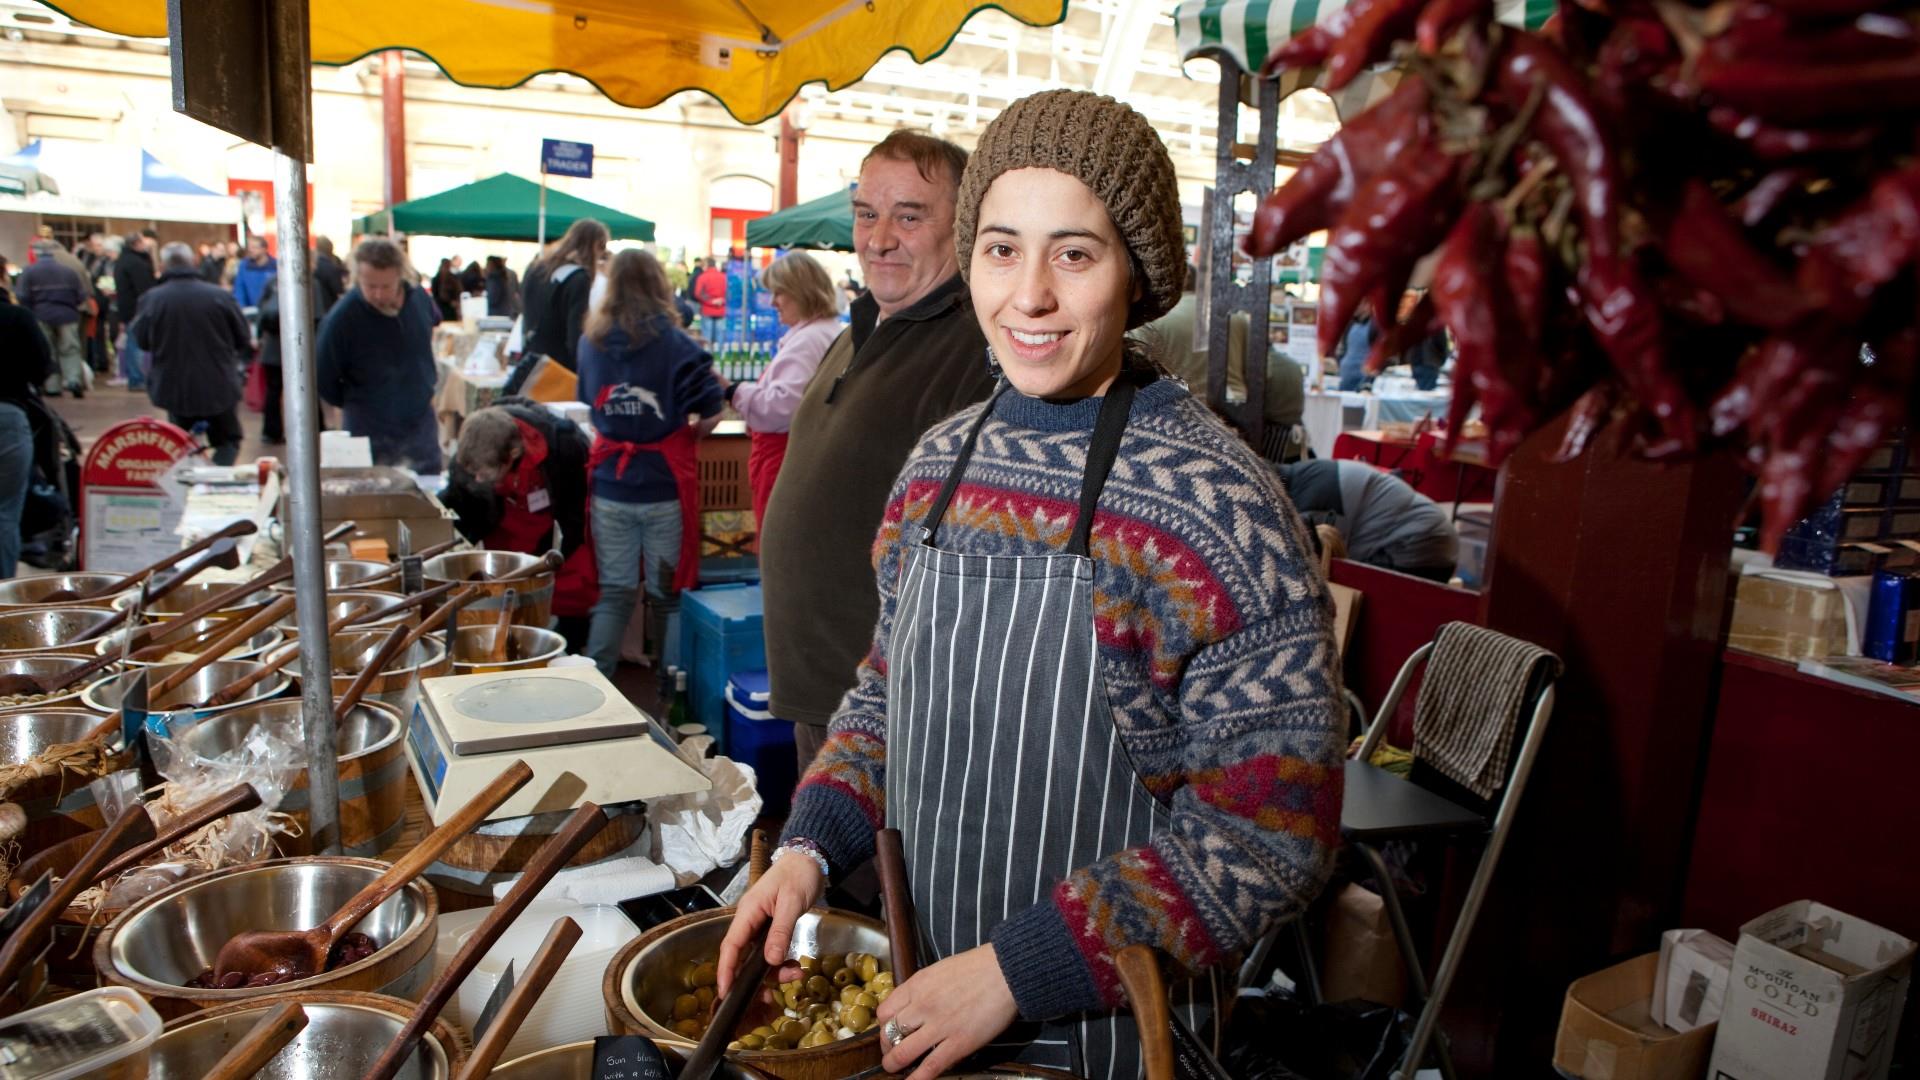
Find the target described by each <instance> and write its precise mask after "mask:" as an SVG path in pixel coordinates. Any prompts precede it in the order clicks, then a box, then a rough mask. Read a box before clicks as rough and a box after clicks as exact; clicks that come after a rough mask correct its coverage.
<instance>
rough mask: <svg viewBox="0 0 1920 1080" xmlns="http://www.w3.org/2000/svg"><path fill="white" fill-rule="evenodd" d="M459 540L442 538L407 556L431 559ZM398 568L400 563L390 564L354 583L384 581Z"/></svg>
mask: <svg viewBox="0 0 1920 1080" xmlns="http://www.w3.org/2000/svg"><path fill="white" fill-rule="evenodd" d="M459 542H460V540H459V538H458V537H455V538H454V539H452V540H442V541H440V542H439V543H437V544H431V545H428V546H427V547H423V548H421V549H420V550H419V551H416V552H414V553H413V554H412V555H410V556H408V558H412V559H431V558H433V557H434V556H435V555H438V554H440V553H441V552H444V551H452V550H453V546H454V545H455V544H458V543H459ZM400 570H401V564H400V563H398V562H396V563H394V564H393V565H392V566H389V567H387V568H386V569H385V570H382V571H380V572H379V573H377V574H375V575H373V576H372V577H369V578H362V579H361V580H359V581H356V582H354V584H355V585H371V584H373V583H374V582H376V581H385V580H387V579H388V578H390V577H392V576H394V575H395V574H398V573H399V572H400Z"/></svg>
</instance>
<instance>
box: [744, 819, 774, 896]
mask: <svg viewBox="0 0 1920 1080" xmlns="http://www.w3.org/2000/svg"><path fill="white" fill-rule="evenodd" d="M772 865H773V838H772V837H770V836H768V835H767V831H766V830H765V829H755V830H753V839H752V840H751V841H749V846H748V848H747V884H748V885H749V886H751V885H753V884H754V883H755V882H757V881H759V880H760V879H761V878H763V877H765V876H766V875H767V868H768V867H770V866H772Z"/></svg>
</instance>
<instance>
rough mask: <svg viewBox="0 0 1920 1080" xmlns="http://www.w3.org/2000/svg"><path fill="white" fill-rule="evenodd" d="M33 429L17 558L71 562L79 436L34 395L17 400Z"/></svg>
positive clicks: (76, 531)
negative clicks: (31, 462)
mask: <svg viewBox="0 0 1920 1080" xmlns="http://www.w3.org/2000/svg"><path fill="white" fill-rule="evenodd" d="M18 404H19V405H20V406H21V407H22V408H23V409H24V410H26V414H27V422H28V424H29V425H30V426H31V427H32V429H33V479H32V480H31V481H30V482H29V483H28V485H27V501H26V503H25V505H24V506H23V507H22V508H21V512H20V561H21V562H24V563H28V564H30V565H32V566H37V567H39V568H40V569H42V570H71V569H73V568H74V567H75V566H76V565H77V559H78V541H79V535H80V518H79V515H78V513H77V512H76V510H75V507H76V503H77V500H78V499H79V497H80V440H79V439H78V438H76V437H75V436H74V434H73V428H71V427H69V426H67V422H66V421H65V420H64V419H62V418H61V416H60V414H59V413H57V412H55V411H53V409H52V408H51V407H49V406H48V405H47V403H46V402H45V401H44V400H43V399H41V397H40V396H39V395H38V394H35V395H33V396H32V397H31V398H30V399H28V400H25V401H21V402H18Z"/></svg>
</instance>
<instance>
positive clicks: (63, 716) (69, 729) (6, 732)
mask: <svg viewBox="0 0 1920 1080" xmlns="http://www.w3.org/2000/svg"><path fill="white" fill-rule="evenodd" d="M101 719H102V717H101V715H100V714H99V713H92V712H85V711H83V710H81V709H49V710H47V711H45V712H42V711H39V710H29V711H25V712H16V713H5V714H0V765H21V764H25V763H26V762H28V761H32V760H33V759H34V758H35V757H38V756H39V755H40V754H42V753H45V752H46V749H47V747H49V746H57V745H59V744H60V743H68V742H73V741H74V740H76V739H78V738H79V737H80V736H82V735H85V734H86V733H87V732H89V731H92V730H93V729H94V726H95V725H97V724H99V723H100V721H101ZM83 787H84V785H83ZM88 801H89V802H91V801H92V800H91V798H89V800H88Z"/></svg>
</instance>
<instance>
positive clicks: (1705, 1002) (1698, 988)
mask: <svg viewBox="0 0 1920 1080" xmlns="http://www.w3.org/2000/svg"><path fill="white" fill-rule="evenodd" d="M1732 970H1733V943H1732V942H1729V941H1728V940H1727V939H1726V938H1723V937H1721V936H1720V935H1718V934H1714V933H1709V932H1708V931H1705V930H1669V931H1667V932H1666V933H1664V934H1661V935H1660V973H1659V976H1658V977H1657V978H1655V979H1654V982H1653V1018H1654V1019H1655V1020H1658V1021H1659V1022H1660V1023H1662V1024H1664V1025H1666V1026H1667V1027H1670V1028H1672V1029H1673V1030H1675V1031H1692V1030H1693V1029H1694V1028H1697V1027H1699V1026H1701V1025H1702V1024H1711V1023H1713V1022H1714V1021H1715V1020H1718V1019H1720V1009H1721V1007H1722V1006H1724V1005H1725V1004H1726V1001H1727V974H1728V973H1729V972H1731V971H1732Z"/></svg>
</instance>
